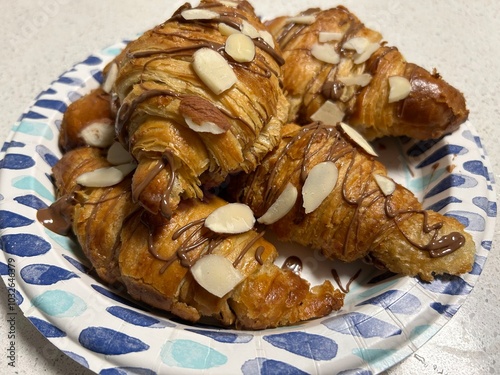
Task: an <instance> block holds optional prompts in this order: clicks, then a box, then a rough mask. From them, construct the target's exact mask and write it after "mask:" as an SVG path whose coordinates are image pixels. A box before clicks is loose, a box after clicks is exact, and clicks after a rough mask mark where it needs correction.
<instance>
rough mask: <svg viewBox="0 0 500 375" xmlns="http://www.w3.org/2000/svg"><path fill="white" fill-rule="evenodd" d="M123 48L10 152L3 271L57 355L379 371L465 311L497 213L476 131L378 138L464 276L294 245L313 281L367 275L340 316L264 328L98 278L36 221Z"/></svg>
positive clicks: (138, 364) (74, 79)
mask: <svg viewBox="0 0 500 375" xmlns="http://www.w3.org/2000/svg"><path fill="white" fill-rule="evenodd" d="M123 47H124V43H119V44H117V45H114V46H112V47H110V48H107V49H105V50H103V51H101V52H99V53H97V54H95V55H92V56H90V57H88V58H87V59H86V60H85V61H83V62H82V63H80V64H77V65H76V66H75V67H73V68H72V69H71V70H69V71H68V72H66V73H64V74H63V75H62V76H60V77H59V78H58V79H57V80H56V81H55V82H53V83H52V84H51V85H50V87H49V88H48V89H47V90H46V91H44V92H42V93H41V94H40V95H39V96H38V97H37V98H36V100H35V101H34V103H33V105H32V106H31V107H30V108H29V110H28V111H27V112H26V113H24V114H23V116H22V117H21V119H20V120H19V122H18V123H16V124H15V126H14V128H13V130H12V132H11V135H10V137H9V139H8V140H7V141H6V143H5V144H4V146H3V148H2V151H1V153H0V176H1V177H0V235H1V241H0V246H1V250H2V252H1V253H0V273H1V274H2V276H3V279H4V281H5V282H6V284H7V285H8V287H9V294H12V296H15V299H16V301H17V304H18V305H19V306H20V308H21V309H22V311H24V313H25V315H26V317H27V318H28V319H29V320H30V321H31V322H32V323H33V324H34V325H35V326H36V327H37V328H38V329H39V330H40V332H42V334H44V335H45V336H46V337H47V339H48V340H50V341H51V342H52V343H54V345H56V346H57V347H59V348H61V350H63V351H64V352H65V353H66V354H67V355H68V356H70V357H71V358H73V359H74V360H75V361H77V362H79V363H81V364H82V365H83V366H85V367H88V368H90V369H91V370H93V371H95V372H96V373H99V374H144V375H146V374H159V373H176V374H192V373H194V372H198V371H200V370H202V371H205V372H214V373H219V374H220V373H230V374H237V373H242V374H245V375H254V374H277V373H289V374H305V373H311V372H312V373H329V374H330V373H342V374H374V373H378V372H381V371H383V370H385V369H387V368H389V367H391V366H392V365H394V364H395V363H398V362H399V361H401V360H402V359H404V358H405V357H407V356H409V355H411V354H412V353H413V352H414V351H415V350H416V349H417V348H419V347H420V346H422V345H423V344H424V343H425V342H426V341H427V340H428V339H429V338H431V337H432V336H433V335H434V334H435V333H436V332H437V331H438V330H439V329H440V328H441V327H442V326H443V325H444V324H445V323H446V322H447V321H448V320H449V319H450V318H451V317H452V316H453V315H454V314H455V313H456V311H457V310H458V309H459V307H460V306H461V305H462V303H463V302H464V299H465V298H466V296H467V295H468V294H469V293H470V291H471V290H472V288H473V287H474V285H475V284H476V282H477V279H478V277H479V275H480V273H481V270H482V268H483V265H484V263H485V261H486V258H487V256H488V252H489V249H490V246H491V239H492V236H493V229H494V221H495V217H496V202H495V195H494V191H493V181H492V178H491V176H490V173H489V164H488V160H487V157H486V155H485V152H484V149H483V147H482V145H481V142H480V139H479V138H478V136H477V135H476V133H475V131H474V129H473V127H472V126H471V124H470V123H466V124H465V125H463V126H462V127H461V128H460V129H459V131H457V132H456V133H454V134H452V135H450V136H447V137H445V138H443V139H441V140H439V141H435V142H416V141H412V140H405V139H382V140H380V141H377V142H376V147H377V149H379V150H385V151H382V159H383V160H384V161H385V162H386V164H387V165H388V167H389V171H390V175H391V176H392V177H394V178H395V179H396V180H398V181H399V182H401V183H403V184H405V185H406V186H408V187H409V188H410V189H411V190H412V191H413V192H415V194H416V195H417V196H418V197H419V198H420V199H421V200H422V201H423V202H424V206H425V207H426V208H432V209H434V210H436V211H440V212H441V213H444V214H446V215H450V216H453V217H456V218H457V219H458V220H460V221H461V222H462V223H463V224H465V226H466V227H467V230H468V231H469V232H470V233H471V234H472V235H473V236H474V240H475V241H476V244H477V257H476V263H475V266H474V269H473V270H472V272H471V273H469V274H467V275H463V276H462V277H449V278H441V279H439V280H436V281H434V282H433V283H430V284H426V283H421V282H420V281H419V280H417V279H414V278H407V277H397V276H392V275H387V274H383V273H381V272H380V271H377V270H375V269H374V268H372V267H369V266H366V265H363V264H358V263H355V264H350V265H339V264H334V263H330V262H325V261H324V260H323V259H321V256H320V255H319V254H311V253H310V252H309V253H308V255H306V256H304V253H302V252H301V249H298V248H292V247H287V248H284V249H281V250H282V252H283V253H282V257H283V258H284V257H285V256H288V255H289V254H291V253H297V252H298V253H299V254H300V256H301V258H302V261H303V263H304V268H305V270H304V276H305V277H306V278H308V279H310V281H311V282H312V283H318V282H319V281H321V278H322V277H323V276H324V277H329V278H332V273H331V270H332V269H333V268H335V269H336V270H337V271H338V273H339V274H340V278H341V283H342V284H344V285H345V284H346V283H347V281H348V280H350V279H351V278H352V277H353V275H355V274H357V273H358V272H360V273H359V276H358V277H357V278H356V279H355V281H354V282H353V283H352V285H351V287H350V293H349V294H348V295H347V298H346V304H345V307H344V308H343V309H342V310H341V311H340V312H338V313H335V314H332V315H331V316H328V317H326V318H323V319H318V320H315V321H311V322H307V323H304V324H301V325H298V326H294V327H288V328H279V329H272V330H264V331H258V332H241V331H235V330H220V329H215V328H210V327H202V326H193V325H187V324H184V323H182V322H179V321H178V320H172V319H169V317H168V316H164V315H160V314H158V313H156V312H151V311H149V310H148V309H147V307H144V306H139V305H138V304H136V303H135V302H133V301H130V300H128V299H126V297H125V296H124V295H123V294H122V293H121V291H119V290H111V289H110V288H108V287H107V286H105V285H103V284H102V283H101V282H100V281H99V280H96V279H94V278H92V277H91V276H89V275H88V272H87V271H88V270H89V267H90V266H89V263H88V261H87V260H86V259H85V257H84V256H83V255H82V253H81V251H80V249H79V247H78V246H77V245H76V244H75V243H74V242H73V241H72V240H71V239H69V238H67V237H61V236H58V235H56V234H54V233H52V232H50V231H47V230H45V229H44V227H43V226H42V225H40V224H39V223H38V222H37V220H36V216H35V215H36V211H37V209H39V208H42V207H46V206H47V205H49V204H50V203H51V202H52V201H53V200H54V189H53V186H52V184H51V179H50V174H51V167H52V166H53V165H54V163H55V162H56V161H57V160H58V158H59V157H60V156H61V155H60V153H59V151H58V147H57V134H58V131H59V130H58V129H59V126H60V123H61V118H62V114H63V113H64V111H65V110H66V108H67V106H68V104H69V103H70V102H72V101H74V100H75V99H77V98H79V97H80V96H81V95H83V94H85V93H86V92H89V91H90V90H91V89H93V88H95V87H97V85H98V84H99V82H100V81H101V73H100V71H101V69H102V68H103V66H104V64H105V63H106V62H107V61H109V60H110V59H111V58H112V57H113V56H115V55H116V54H117V53H118V52H119V51H120V50H121V49H122V48H123ZM280 261H282V260H280ZM313 273H314V275H315V276H314V275H313ZM11 282H12V283H11ZM9 284H10V285H9Z"/></svg>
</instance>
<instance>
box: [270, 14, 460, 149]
mask: <svg viewBox="0 0 500 375" xmlns="http://www.w3.org/2000/svg"><path fill="white" fill-rule="evenodd" d="M267 26H268V27H269V29H270V31H271V33H272V34H273V35H274V36H275V37H276V39H277V41H278V43H279V45H280V47H281V49H282V51H283V57H284V58H285V61H286V63H285V65H284V68H283V76H284V89H285V90H286V91H287V96H288V98H289V101H290V103H291V105H290V113H289V121H291V122H293V121H297V122H299V123H301V124H304V123H305V124H307V123H309V122H311V121H313V120H314V121H323V122H325V121H326V122H328V123H330V124H333V125H335V124H336V123H337V122H338V121H344V122H347V123H349V124H350V125H352V126H354V127H355V128H356V129H357V130H358V131H359V132H360V133H362V134H363V135H364V136H365V138H367V139H368V140H372V139H374V138H377V137H383V136H387V135H389V136H401V135H405V136H409V137H412V138H416V139H430V138H439V137H440V136H442V135H444V134H447V133H450V132H452V131H453V130H455V129H457V128H458V126H459V125H460V124H461V123H463V122H464V121H465V120H466V119H467V116H468V110H467V108H466V104H465V99H464V97H463V95H462V94H461V93H460V92H459V91H458V90H457V89H455V88H454V87H452V86H451V85H449V84H448V83H446V82H445V81H444V80H443V79H441V77H440V75H439V74H438V73H436V72H433V73H430V72H429V71H427V70H425V69H424V68H422V67H420V66H418V65H415V64H412V63H408V62H406V60H405V59H404V57H403V55H402V54H401V52H399V51H398V49H397V48H395V47H389V46H387V45H386V43H385V42H383V41H382V36H381V34H380V33H378V32H376V31H373V30H371V29H368V28H367V27H365V26H364V25H363V23H361V21H360V20H359V19H358V18H357V17H356V16H355V15H353V14H352V13H350V12H349V10H347V9H346V8H345V7H343V6H338V7H336V8H333V9H328V10H320V9H309V10H307V11H305V12H303V13H301V14H300V15H299V16H297V17H279V18H276V19H274V20H272V21H270V22H268V23H267Z"/></svg>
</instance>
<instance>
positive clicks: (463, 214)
mask: <svg viewBox="0 0 500 375" xmlns="http://www.w3.org/2000/svg"><path fill="white" fill-rule="evenodd" d="M445 215H446V216H450V217H453V218H455V219H457V220H458V221H459V222H460V223H461V224H462V225H463V226H464V227H465V228H467V230H470V231H476V232H482V231H484V228H486V220H484V217H482V216H481V215H479V214H477V213H475V212H470V211H449V212H447V213H446V214H445Z"/></svg>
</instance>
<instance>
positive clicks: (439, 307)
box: [430, 302, 459, 318]
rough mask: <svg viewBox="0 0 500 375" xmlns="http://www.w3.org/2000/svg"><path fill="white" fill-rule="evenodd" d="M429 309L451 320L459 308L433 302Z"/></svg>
mask: <svg viewBox="0 0 500 375" xmlns="http://www.w3.org/2000/svg"><path fill="white" fill-rule="evenodd" d="M430 306H431V308H432V309H434V310H436V311H437V312H438V313H440V314H441V315H444V316H446V317H447V318H451V317H452V316H453V315H455V314H456V313H457V311H458V308H459V306H457V305H443V304H442V303H440V302H433V303H431V304H430Z"/></svg>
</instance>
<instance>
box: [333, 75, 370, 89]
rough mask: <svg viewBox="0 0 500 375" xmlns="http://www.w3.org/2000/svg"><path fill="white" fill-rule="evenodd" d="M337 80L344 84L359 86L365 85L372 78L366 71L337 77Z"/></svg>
mask: <svg viewBox="0 0 500 375" xmlns="http://www.w3.org/2000/svg"><path fill="white" fill-rule="evenodd" d="M338 80H339V81H340V82H342V83H343V84H344V85H346V86H355V85H356V86H361V87H365V86H366V85H368V84H369V83H370V81H371V80H372V76H371V75H370V74H368V73H362V74H359V75H355V76H349V77H339V78H338Z"/></svg>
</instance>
